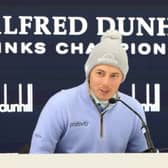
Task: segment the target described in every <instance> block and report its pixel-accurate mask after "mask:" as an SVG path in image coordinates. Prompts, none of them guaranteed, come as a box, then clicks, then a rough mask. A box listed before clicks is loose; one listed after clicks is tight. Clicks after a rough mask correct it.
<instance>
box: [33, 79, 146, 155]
mask: <svg viewBox="0 0 168 168" xmlns="http://www.w3.org/2000/svg"><path fill="white" fill-rule="evenodd" d="M118 95H119V97H120V98H121V99H122V100H123V101H125V102H126V103H127V104H129V105H130V106H131V107H132V108H134V109H135V110H136V111H137V112H138V113H139V114H140V115H141V116H142V117H143V119H144V120H145V114H144V111H143V109H142V106H141V105H140V103H139V102H138V101H137V100H135V99H133V98H132V97H130V96H128V95H126V94H123V93H121V92H119V93H118ZM146 148H147V145H146V141H145V137H144V135H143V133H142V130H141V121H140V120H139V118H138V117H137V116H136V115H135V114H134V113H133V112H131V111H130V110H129V109H128V108H126V107H125V106H124V105H123V104H122V103H120V102H117V103H116V104H115V105H113V106H112V108H109V109H107V111H105V112H103V113H100V112H98V110H97V108H96V106H95V104H94V103H93V101H92V99H91V97H90V96H89V93H88V85H87V82H84V83H83V84H81V85H79V86H77V87H74V88H71V89H67V90H62V91H60V92H58V93H57V94H55V95H54V96H52V97H51V98H50V99H49V100H48V102H47V103H46V105H45V106H44V108H43V110H42V112H41V114H40V117H39V119H38V123H37V125H36V128H35V130H34V132H33V136H32V142H31V148H30V153H54V152H56V153H104V152H105V153H113V152H117V153H118V152H122V153H123V152H142V151H144V150H146Z"/></svg>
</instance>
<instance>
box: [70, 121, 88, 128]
mask: <svg viewBox="0 0 168 168" xmlns="http://www.w3.org/2000/svg"><path fill="white" fill-rule="evenodd" d="M88 125H89V122H88V121H76V122H71V123H70V128H71V127H87V126H88Z"/></svg>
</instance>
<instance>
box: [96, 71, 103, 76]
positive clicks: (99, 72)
mask: <svg viewBox="0 0 168 168" xmlns="http://www.w3.org/2000/svg"><path fill="white" fill-rule="evenodd" d="M96 74H97V75H99V76H102V75H103V74H104V73H103V72H101V71H98V72H96Z"/></svg>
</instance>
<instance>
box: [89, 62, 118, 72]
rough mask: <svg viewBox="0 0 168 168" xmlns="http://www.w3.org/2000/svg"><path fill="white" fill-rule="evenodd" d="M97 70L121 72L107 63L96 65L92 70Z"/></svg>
mask: <svg viewBox="0 0 168 168" xmlns="http://www.w3.org/2000/svg"><path fill="white" fill-rule="evenodd" d="M97 70H101V71H105V72H109V73H121V71H120V69H119V68H117V67H115V66H112V65H107V64H101V65H96V66H95V67H94V68H93V70H92V71H97Z"/></svg>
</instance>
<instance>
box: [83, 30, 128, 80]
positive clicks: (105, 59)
mask: <svg viewBox="0 0 168 168" xmlns="http://www.w3.org/2000/svg"><path fill="white" fill-rule="evenodd" d="M121 43H122V36H121V34H120V33H119V32H118V31H116V30H113V31H110V30H108V31H106V32H105V33H104V34H103V36H102V37H101V40H100V42H99V43H98V44H97V45H96V46H95V47H94V48H93V49H92V51H91V53H90V55H89V57H88V59H87V61H86V63H85V75H86V78H88V76H89V74H90V72H91V70H92V69H93V68H94V67H95V66H96V65H100V64H107V65H112V66H114V67H117V68H119V69H120V70H121V72H122V74H123V81H124V80H125V78H126V75H127V72H128V70H129V65H128V56H127V53H126V51H125V50H124V49H123V47H122V45H121Z"/></svg>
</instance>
